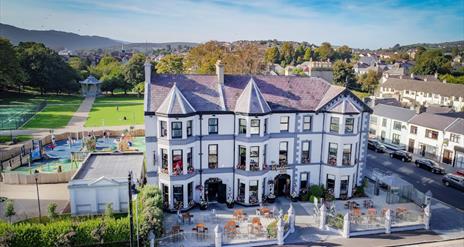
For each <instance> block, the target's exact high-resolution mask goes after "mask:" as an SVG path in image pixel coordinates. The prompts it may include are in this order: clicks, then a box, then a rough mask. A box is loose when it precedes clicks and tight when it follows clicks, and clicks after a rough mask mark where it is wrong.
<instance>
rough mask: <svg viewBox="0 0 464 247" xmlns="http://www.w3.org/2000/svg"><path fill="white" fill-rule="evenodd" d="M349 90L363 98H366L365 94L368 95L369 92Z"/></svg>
mask: <svg viewBox="0 0 464 247" xmlns="http://www.w3.org/2000/svg"><path fill="white" fill-rule="evenodd" d="M351 92H353V93H354V94H355V95H356V96H358V97H359V98H360V99H364V98H366V97H367V96H369V95H370V94H369V93H366V92H361V91H356V90H351Z"/></svg>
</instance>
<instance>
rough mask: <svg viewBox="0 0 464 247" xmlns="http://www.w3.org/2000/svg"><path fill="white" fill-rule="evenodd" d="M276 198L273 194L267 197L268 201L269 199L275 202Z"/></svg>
mask: <svg viewBox="0 0 464 247" xmlns="http://www.w3.org/2000/svg"><path fill="white" fill-rule="evenodd" d="M275 199H276V198H275V196H272V197H270V196H268V197H267V198H266V201H267V202H268V203H274V202H275Z"/></svg>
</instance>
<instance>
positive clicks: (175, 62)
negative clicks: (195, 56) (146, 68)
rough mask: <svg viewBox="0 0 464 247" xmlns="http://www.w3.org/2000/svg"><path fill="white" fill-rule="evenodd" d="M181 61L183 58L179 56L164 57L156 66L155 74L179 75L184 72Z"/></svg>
mask: <svg viewBox="0 0 464 247" xmlns="http://www.w3.org/2000/svg"><path fill="white" fill-rule="evenodd" d="M183 61H184V59H183V57H181V56H179V55H176V54H169V55H166V56H164V57H163V58H161V59H160V61H159V62H158V64H156V72H157V73H159V74H181V73H182V72H183V71H184V62H183Z"/></svg>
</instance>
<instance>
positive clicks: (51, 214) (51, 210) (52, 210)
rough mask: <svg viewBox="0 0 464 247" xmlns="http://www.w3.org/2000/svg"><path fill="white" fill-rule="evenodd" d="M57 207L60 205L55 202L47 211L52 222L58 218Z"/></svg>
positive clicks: (49, 205)
mask: <svg viewBox="0 0 464 247" xmlns="http://www.w3.org/2000/svg"><path fill="white" fill-rule="evenodd" d="M57 206H58V205H57V204H56V203H54V202H52V203H50V204H48V210H47V211H48V218H49V219H50V220H54V219H56V217H57V216H58V214H57V213H56V207H57Z"/></svg>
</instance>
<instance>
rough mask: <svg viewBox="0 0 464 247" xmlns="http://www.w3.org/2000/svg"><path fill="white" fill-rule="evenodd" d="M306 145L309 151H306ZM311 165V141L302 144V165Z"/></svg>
mask: <svg viewBox="0 0 464 247" xmlns="http://www.w3.org/2000/svg"><path fill="white" fill-rule="evenodd" d="M305 144H307V145H308V149H307V150H305V148H304V146H305ZM309 163H311V141H303V142H301V164H309Z"/></svg>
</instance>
